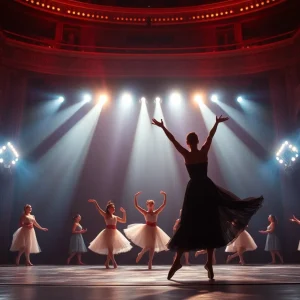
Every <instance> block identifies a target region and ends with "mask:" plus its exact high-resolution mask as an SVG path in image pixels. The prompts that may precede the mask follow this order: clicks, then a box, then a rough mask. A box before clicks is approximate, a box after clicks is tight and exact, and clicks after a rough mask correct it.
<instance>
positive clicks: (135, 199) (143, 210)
mask: <svg viewBox="0 0 300 300" xmlns="http://www.w3.org/2000/svg"><path fill="white" fill-rule="evenodd" d="M141 193H142V192H138V193H136V194H135V195H134V206H135V208H136V209H137V210H138V211H139V212H140V213H141V214H143V215H145V214H147V211H146V210H145V209H143V208H141V207H140V206H139V205H138V200H137V198H138V196H139V195H140V194H141Z"/></svg>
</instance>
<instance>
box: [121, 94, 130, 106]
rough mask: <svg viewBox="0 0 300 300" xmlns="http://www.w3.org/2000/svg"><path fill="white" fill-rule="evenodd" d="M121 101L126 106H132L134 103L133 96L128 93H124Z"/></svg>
mask: <svg viewBox="0 0 300 300" xmlns="http://www.w3.org/2000/svg"><path fill="white" fill-rule="evenodd" d="M121 100H122V103H123V104H126V105H128V104H131V103H132V96H131V95H130V94H128V93H124V94H123V95H122V98H121Z"/></svg>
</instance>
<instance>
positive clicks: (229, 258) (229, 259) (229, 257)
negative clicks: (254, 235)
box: [226, 255, 231, 264]
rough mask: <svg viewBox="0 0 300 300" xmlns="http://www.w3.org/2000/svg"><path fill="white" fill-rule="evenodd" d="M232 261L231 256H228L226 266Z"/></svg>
mask: <svg viewBox="0 0 300 300" xmlns="http://www.w3.org/2000/svg"><path fill="white" fill-rule="evenodd" d="M230 261H231V255H228V256H227V259H226V264H229V262H230Z"/></svg>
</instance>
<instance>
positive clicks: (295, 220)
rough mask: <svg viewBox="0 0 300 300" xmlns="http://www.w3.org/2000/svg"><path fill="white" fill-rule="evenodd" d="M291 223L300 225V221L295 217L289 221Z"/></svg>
mask: <svg viewBox="0 0 300 300" xmlns="http://www.w3.org/2000/svg"><path fill="white" fill-rule="evenodd" d="M290 221H291V222H295V223H297V224H298V225H300V220H299V219H297V218H296V217H295V216H293V217H292V218H291V219H290Z"/></svg>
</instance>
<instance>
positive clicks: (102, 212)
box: [88, 199, 106, 218]
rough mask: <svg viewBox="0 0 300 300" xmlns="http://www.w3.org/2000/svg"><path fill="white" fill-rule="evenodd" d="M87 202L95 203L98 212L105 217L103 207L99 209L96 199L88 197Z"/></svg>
mask: <svg viewBox="0 0 300 300" xmlns="http://www.w3.org/2000/svg"><path fill="white" fill-rule="evenodd" d="M88 202H89V203H94V205H95V207H96V209H97V210H98V212H99V214H100V215H101V216H102V217H104V218H105V217H106V212H105V211H104V210H103V209H101V207H100V206H99V204H98V203H97V201H96V200H94V199H89V200H88Z"/></svg>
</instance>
